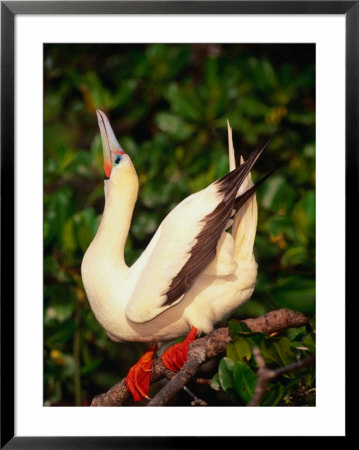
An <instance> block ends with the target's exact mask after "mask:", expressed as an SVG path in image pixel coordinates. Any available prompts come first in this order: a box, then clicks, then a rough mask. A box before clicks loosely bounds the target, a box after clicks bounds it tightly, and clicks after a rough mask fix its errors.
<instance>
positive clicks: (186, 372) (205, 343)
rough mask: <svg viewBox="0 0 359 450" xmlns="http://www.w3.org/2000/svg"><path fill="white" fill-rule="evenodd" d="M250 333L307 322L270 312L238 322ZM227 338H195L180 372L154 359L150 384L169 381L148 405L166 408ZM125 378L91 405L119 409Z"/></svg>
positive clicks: (223, 332) (215, 334)
mask: <svg viewBox="0 0 359 450" xmlns="http://www.w3.org/2000/svg"><path fill="white" fill-rule="evenodd" d="M241 322H243V323H245V324H246V325H247V326H248V328H250V330H251V331H253V332H255V333H257V332H260V333H266V334H272V333H277V332H280V331H283V330H285V329H287V328H296V327H300V326H302V325H305V324H307V323H308V318H307V317H305V316H304V315H303V314H301V313H297V312H293V311H290V310H288V309H279V310H277V311H271V312H269V313H268V314H265V315H264V316H260V317H258V318H256V319H245V320H241ZM230 341H231V336H230V333H229V330H228V328H218V329H216V330H214V331H212V332H211V333H209V334H208V335H207V336H204V337H202V338H199V339H196V340H195V341H194V342H193V343H192V344H191V345H190V347H189V351H188V358H187V361H186V363H185V364H184V366H183V367H182V369H181V370H180V371H179V372H178V373H177V374H174V373H173V372H171V371H170V370H168V369H166V367H165V366H164V365H163V363H162V361H161V359H160V358H158V359H156V360H155V361H154V363H153V365H152V369H151V372H152V373H151V383H154V382H155V381H157V380H159V379H161V378H164V377H166V378H169V379H170V381H169V382H168V383H167V384H166V385H165V386H164V387H163V388H162V389H161V390H160V391H159V392H158V393H157V394H156V395H155V396H154V398H153V399H152V400H151V401H150V402H149V403H148V406H162V405H166V404H167V403H168V402H169V401H170V400H171V399H172V398H173V397H174V396H175V395H176V393H177V392H178V391H180V390H181V389H183V387H184V386H185V385H186V383H188V381H189V380H190V379H191V378H192V377H193V376H194V375H195V374H196V373H197V371H198V369H199V367H200V366H201V364H203V363H204V362H205V361H208V360H209V359H211V358H214V357H215V356H217V355H220V354H221V353H224V352H225V350H226V347H227V344H228V342H230ZM128 397H129V393H128V392H127V389H126V383H125V379H123V380H122V381H120V382H119V383H117V384H116V385H115V386H113V387H112V388H111V389H109V391H107V392H105V393H104V394H100V395H97V396H96V397H94V399H93V400H92V405H91V406H121V405H123V404H124V403H125V401H126V400H127V399H128Z"/></svg>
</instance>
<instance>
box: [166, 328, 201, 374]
mask: <svg viewBox="0 0 359 450" xmlns="http://www.w3.org/2000/svg"><path fill="white" fill-rule="evenodd" d="M197 333H198V330H197V328H195V327H192V328H191V330H190V332H189V333H188V334H187V337H186V339H185V340H184V341H183V342H180V343H178V344H174V345H172V346H171V347H170V348H168V349H167V350H166V351H165V352H164V353H163V355H162V356H161V359H162V362H163V365H164V366H165V367H167V369H169V370H172V372H178V371H179V370H181V369H182V367H183V364H184V363H185V362H186V361H187V354H188V347H189V344H190V343H191V342H193V341H194V340H195V339H196V336H197Z"/></svg>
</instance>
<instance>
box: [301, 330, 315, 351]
mask: <svg viewBox="0 0 359 450" xmlns="http://www.w3.org/2000/svg"><path fill="white" fill-rule="evenodd" d="M303 345H304V347H307V348H308V349H309V350H310V351H312V352H314V351H315V338H314V335H313V334H312V333H310V334H308V335H307V336H306V337H305V338H304V339H303Z"/></svg>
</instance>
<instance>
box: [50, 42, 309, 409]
mask: <svg viewBox="0 0 359 450" xmlns="http://www.w3.org/2000/svg"><path fill="white" fill-rule="evenodd" d="M97 108H98V109H101V110H102V111H104V112H105V113H106V114H108V116H109V118H110V121H111V124H112V126H113V129H114V131H115V134H116V136H117V137H118V140H119V142H120V144H121V145H122V147H123V148H124V149H125V151H126V152H128V153H129V155H130V156H131V158H132V160H133V163H134V165H135V167H136V170H137V173H138V176H139V180H140V191H139V198H138V202H137V205H136V208H135V213H134V217H133V222H132V226H131V231H130V236H129V239H128V242H127V246H126V260H127V263H128V264H131V263H132V262H133V261H135V260H136V258H137V257H138V256H139V255H140V254H141V252H142V251H143V249H144V248H145V247H146V245H147V243H148V242H149V240H150V238H151V236H152V235H153V233H154V231H155V230H156V228H157V226H158V225H159V223H160V221H161V220H162V219H163V218H164V217H165V215H166V214H167V213H168V212H169V211H170V210H171V209H172V208H173V207H174V206H175V205H176V204H177V203H178V202H179V201H181V200H182V199H183V198H185V197H186V196H188V195H189V194H190V193H192V192H195V191H198V190H199V189H202V188H204V187H205V186H207V185H208V184H209V183H211V182H212V181H214V180H215V179H216V178H219V177H221V176H222V175H224V174H225V173H226V171H227V170H228V156H227V129H226V119H227V118H228V119H229V121H230V124H231V126H232V128H233V137H234V146H235V149H236V151H237V154H239V152H241V153H242V154H243V155H244V157H245V158H246V157H247V155H248V154H249V152H250V151H251V150H252V149H253V148H254V147H255V146H256V145H257V144H258V143H259V142H260V141H261V140H262V139H263V138H265V137H268V136H269V135H271V134H272V133H273V132H275V131H278V135H277V136H276V137H275V139H274V140H273V141H272V143H271V144H270V146H269V148H268V150H267V151H266V152H265V153H264V155H263V156H262V157H261V160H260V161H259V162H258V163H257V165H256V167H255V169H254V170H253V178H254V180H256V179H258V178H259V177H260V176H262V175H263V174H265V173H266V172H267V171H268V170H270V169H272V168H273V167H275V166H276V165H278V163H283V165H282V166H281V168H280V169H279V170H278V171H277V172H276V173H275V174H274V175H273V176H272V177H271V178H270V179H269V180H268V181H267V182H266V183H265V184H264V186H262V187H261V188H260V190H259V192H258V194H257V198H258V209H259V220H258V232H257V237H256V242H255V255H256V259H257V262H258V264H259V275H258V281H257V285H256V289H255V292H254V294H253V296H252V299H251V300H250V301H249V302H248V303H247V304H246V305H245V306H244V307H242V308H241V309H240V311H238V314H237V316H238V317H249V316H257V315H260V314H263V313H265V312H267V311H270V310H273V309H277V308H280V307H289V308H292V309H294V310H297V311H302V312H304V313H306V314H308V315H310V316H311V317H314V312H315V46H314V45H309V44H303V45H292V44H290V45H289V44H288V45H286V44H281V45H271V44H268V45H220V44H218V45H217V44H209V45H204V44H201V45H177V44H171V45H163V44H153V45H152V44H148V45H96V44H88V45H78V44H76V45H68V44H66V45H60V44H56V45H45V47H44V239H45V242H44V272H45V273H44V402H45V404H46V405H88V404H89V403H90V402H91V399H92V397H93V395H95V394H98V393H101V392H103V391H105V390H107V389H108V388H109V387H110V386H111V385H113V384H114V383H116V382H117V381H118V380H119V379H120V378H121V377H123V376H125V374H126V373H127V370H128V368H129V367H130V365H131V364H133V363H134V362H135V361H136V360H137V358H138V357H139V356H140V355H141V354H142V353H143V351H144V349H145V346H144V345H143V344H140V343H128V344H127V343H125V344H116V343H113V342H111V341H110V340H109V339H108V338H107V336H106V334H105V332H104V330H103V329H102V328H101V327H100V325H99V324H98V323H97V322H96V320H95V318H94V316H93V314H92V312H91V309H90V307H89V304H88V301H87V299H86V296H85V293H84V290H83V286H82V281H81V276H80V265H81V260H82V257H83V254H84V252H85V251H86V248H87V246H88V245H89V243H90V242H91V240H92V238H93V236H94V234H95V233H96V230H97V226H98V223H99V219H100V217H101V213H102V209H103V168H102V148H101V141H100V136H99V130H98V126H97V119H96V115H95V110H96V109H97ZM302 331H303V330H302ZM217 365H218V361H217ZM222 365H223V363H222ZM215 372H216V365H215V364H214V365H212V366H209V367H208V373H207V375H206V376H212V375H213V374H214V373H215ZM208 374H209V375H208ZM307 384H308V383H307ZM312 384H313V380H311V381H310V382H309V385H310V386H311V385H312ZM155 388H156V387H155ZM222 388H223V386H222ZM206 389H207V390H206ZM206 389H205V388H204V391H203V393H202V396H204V397H205V398H206V399H207V400H208V402H209V404H232V403H231V402H233V401H234V400H233V398H232V399H231V398H227V396H225V395H224V394H223V393H222V392H220V391H218V392H216V391H214V390H212V389H210V388H209V387H207V388H206ZM282 397H283V398H281V400H280V404H303V399H301V401H299V400H298V401H297V403H296V402H295V401H294V402H293V401H292V403H291V402H288V401H286V400H285V398H284V396H282ZM301 402H302V403H301ZM305 402H307V400H305V401H304V404H307V403H305ZM189 403H190V398H189V397H186V396H185V395H184V394H182V396H179V398H178V399H177V400H176V404H189ZM309 403H310V401H309Z"/></svg>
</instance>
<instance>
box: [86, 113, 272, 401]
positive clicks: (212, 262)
mask: <svg viewBox="0 0 359 450" xmlns="http://www.w3.org/2000/svg"><path fill="white" fill-rule="evenodd" d="M97 118H98V123H99V127H100V132H101V138H102V146H103V153H104V171H105V182H104V191H105V207H104V212H103V216H102V220H101V223H100V226H99V229H98V231H97V233H96V236H95V238H94V239H93V241H92V243H91V244H90V246H89V248H88V250H87V251H86V254H85V256H84V258H83V262H82V267H81V271H82V280H83V284H84V287H85V290H86V293H87V297H88V300H89V302H90V305H91V308H92V310H93V312H94V314H95V316H96V318H97V320H98V321H99V322H100V324H101V325H102V326H103V328H104V329H105V330H106V332H107V334H108V336H109V337H110V338H111V339H112V340H114V341H120V340H125V341H139V342H153V343H157V342H161V341H168V340H172V339H174V338H177V337H179V336H184V335H186V334H187V333H188V336H187V338H186V339H185V341H184V343H182V344H176V345H175V346H172V347H170V348H169V349H168V350H167V351H166V352H165V353H164V354H163V355H162V360H163V362H164V364H165V365H166V366H167V367H168V368H169V369H171V370H174V371H176V370H179V369H180V367H181V366H182V365H183V363H184V362H185V360H186V358H187V350H188V345H189V343H190V342H191V341H193V340H194V339H195V337H196V335H197V334H198V333H201V332H203V333H209V332H210V331H211V330H212V329H213V327H214V324H215V323H216V322H218V321H219V320H222V319H223V318H226V317H228V316H230V315H231V314H232V313H233V312H234V311H235V310H236V309H237V308H238V307H239V306H240V305H242V304H243V303H244V302H245V301H246V300H248V299H249V298H250V296H251V295H252V292H253V290H254V286H255V282H256V277H257V263H256V261H255V258H254V255H253V244H254V239H255V234H256V227H257V202H256V196H255V191H256V189H257V187H258V186H259V184H261V183H262V182H263V181H264V179H265V178H267V176H268V175H267V176H266V177H264V178H263V179H262V180H261V181H260V182H259V183H257V184H256V185H255V186H254V185H253V183H252V180H251V175H250V170H251V168H252V167H253V165H254V163H255V162H256V160H257V159H258V157H259V156H260V155H261V153H262V151H263V150H264V148H265V146H266V145H267V144H268V142H269V141H270V139H267V140H266V141H265V142H264V143H263V144H261V145H260V146H258V147H257V148H256V149H255V150H254V151H253V152H252V153H251V155H250V156H249V158H248V159H247V161H246V162H244V161H243V159H242V158H241V164H240V166H239V167H238V168H235V158H234V148H233V143H232V131H231V128H230V126H229V124H228V139H229V161H230V172H229V173H228V174H227V175H225V176H224V177H222V178H221V179H219V180H216V181H214V182H213V183H212V184H210V185H209V186H208V187H207V188H205V189H203V190H201V191H199V192H197V193H195V194H192V195H190V196H189V197H187V198H186V199H185V200H183V201H182V202H181V203H179V204H178V205H177V206H176V207H175V208H174V209H173V210H172V211H171V212H170V213H169V214H168V215H167V217H166V218H165V219H164V220H163V221H162V223H161V224H160V226H159V227H158V229H157V231H156V233H155V235H154V236H153V238H152V239H151V241H150V243H149V245H148V247H147V248H146V249H145V251H144V252H143V253H142V255H141V256H140V257H139V259H138V260H137V261H136V262H135V263H134V264H133V265H132V266H131V267H128V266H127V265H126V262H125V259H124V248H125V243H126V239H127V236H128V232H129V229H130V224H131V218H132V213H133V209H134V206H135V202H136V199H137V194H138V177H137V174H136V171H135V168H134V166H133V164H132V162H131V159H130V157H129V155H127V154H126V153H125V152H124V151H123V149H122V148H121V146H120V144H119V143H118V141H117V139H116V137H115V135H114V133H113V131H112V128H111V126H110V123H109V121H108V119H107V117H106V116H105V114H104V113H103V112H101V111H97ZM230 227H231V232H229V231H228V229H229V228H230ZM155 351H156V345H153V346H152V347H151V349H150V351H148V352H147V353H145V355H144V356H143V357H142V358H141V359H140V360H139V361H138V363H136V364H135V366H133V367H132V368H131V369H130V371H129V374H128V376H127V378H126V381H127V388H128V389H129V390H130V391H131V393H132V395H133V397H134V399H135V400H140V399H142V398H143V397H147V398H148V396H147V394H148V389H149V377H150V368H151V364H152V361H153V354H154V352H155Z"/></svg>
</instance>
